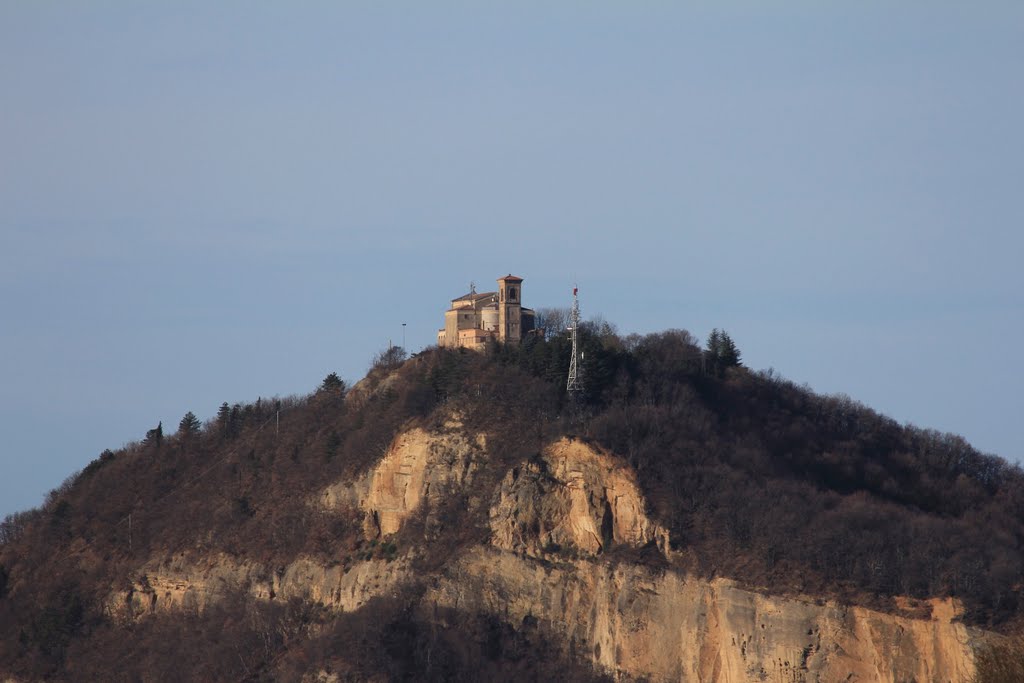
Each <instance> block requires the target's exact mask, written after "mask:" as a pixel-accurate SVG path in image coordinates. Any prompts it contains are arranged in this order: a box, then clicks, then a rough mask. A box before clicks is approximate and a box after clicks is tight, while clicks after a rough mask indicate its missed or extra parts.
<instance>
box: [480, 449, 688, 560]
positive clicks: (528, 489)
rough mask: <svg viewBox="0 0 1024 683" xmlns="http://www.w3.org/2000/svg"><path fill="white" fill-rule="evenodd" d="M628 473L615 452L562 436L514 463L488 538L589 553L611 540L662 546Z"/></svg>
mask: <svg viewBox="0 0 1024 683" xmlns="http://www.w3.org/2000/svg"><path fill="white" fill-rule="evenodd" d="M645 508H646V502H645V501H644V497H643V495H642V494H641V493H640V489H639V487H638V486H637V483H636V476H635V474H634V472H633V471H632V470H631V469H630V468H629V467H628V466H627V465H626V464H625V463H623V462H622V461H621V460H619V459H618V458H616V457H615V456H613V455H611V454H610V453H607V452H605V451H602V450H600V449H598V448H596V447H594V446H590V445H588V444H585V443H583V442H580V441H572V440H569V439H561V440H559V441H558V442H556V443H554V444H552V445H551V446H549V447H548V448H547V449H545V450H544V452H543V453H542V454H541V456H540V457H539V458H537V459H536V460H534V461H531V462H525V463H522V464H521V465H520V466H518V467H515V468H513V469H512V470H511V471H510V472H509V473H508V474H507V475H506V476H505V478H504V479H503V480H502V482H501V485H500V487H499V489H498V493H497V500H496V501H495V503H494V505H493V506H492V507H491V510H490V526H491V532H492V540H491V542H492V544H493V545H495V546H496V547H498V548H502V549H505V550H513V551H517V552H522V553H525V554H527V555H530V556H533V557H539V556H541V555H543V554H544V553H545V552H546V551H548V550H552V549H555V548H571V549H573V550H576V551H578V552H580V553H582V554H584V555H595V554H597V553H600V552H601V551H602V550H605V549H607V548H609V547H610V546H612V545H628V546H643V545H646V544H647V543H649V542H650V541H652V540H657V541H659V545H661V546H662V547H663V548H667V547H668V544H667V539H668V536H667V533H666V532H665V531H664V530H663V529H661V528H660V527H658V525H656V524H655V523H653V522H652V521H651V520H650V519H648V517H647V514H646V512H645Z"/></svg>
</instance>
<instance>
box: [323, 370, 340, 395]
mask: <svg viewBox="0 0 1024 683" xmlns="http://www.w3.org/2000/svg"><path fill="white" fill-rule="evenodd" d="M344 390H345V380H343V379H342V378H341V377H338V373H336V372H332V373H331V374H329V375H327V376H326V377H324V381H323V382H321V383H320V391H326V392H330V393H332V394H340V393H342V392H343V391H344Z"/></svg>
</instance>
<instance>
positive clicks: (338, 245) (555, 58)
mask: <svg viewBox="0 0 1024 683" xmlns="http://www.w3.org/2000/svg"><path fill="white" fill-rule="evenodd" d="M552 5H554V6H552ZM840 5H842V6H840ZM1022 65H1024V3H1021V2H1019V0H1018V1H1015V2H1005V3H1001V2H985V1H983V2H980V3H963V2H956V3H953V2H949V3H943V2H935V1H929V2H903V1H901V2H847V3H821V2H779V3H753V2H746V3H740V2H735V3H734V2H723V3H718V2H716V3H710V2H708V3H699V4H689V5H686V4H683V3H665V2H650V3H625V2H622V3H611V2H586V3H584V2H566V3H550V2H545V3H522V2H516V3H487V2H480V3H469V2H460V3H422V2H420V3H379V2H366V3H341V2H331V3H327V2H324V3H273V4H272V3H261V2H238V3H228V2H216V3H210V2H196V3H190V2H174V3H138V2H99V1H94V2H89V3H41V2H30V1H29V0H21V1H17V2H12V1H10V0H8V1H2V0H0V429H2V438H0V468H2V475H0V514H6V513H9V512H12V511H14V510H18V509H23V508H27V507H30V506H34V505H38V504H39V503H40V502H41V501H42V499H43V496H44V494H45V492H46V491H48V490H49V489H51V488H53V487H55V486H57V485H58V484H59V483H60V482H61V481H62V480H63V479H64V478H65V477H66V476H68V475H69V474H71V473H73V472H74V471H75V470H78V469H80V468H81V467H83V466H84V465H85V464H86V463H88V462H89V461H90V460H92V459H93V458H95V457H96V456H97V455H98V454H99V452H100V451H102V450H103V449H104V448H108V447H110V448H117V447H119V446H121V445H122V444H124V443H125V442H128V441H131V440H135V439H140V438H142V436H143V435H144V433H145V431H146V430H147V429H149V428H151V427H153V426H155V425H156V424H157V422H158V421H160V420H162V421H163V423H164V427H165V429H167V430H169V431H173V430H174V429H175V428H176V427H177V424H178V421H179V420H180V418H181V416H182V415H183V414H184V413H185V412H186V411H188V410H192V411H194V412H195V413H196V414H198V415H199V416H200V417H201V418H203V419H207V418H210V417H212V416H213V414H214V413H215V411H216V408H217V406H218V405H219V404H220V403H221V402H222V401H228V402H231V403H234V402H236V401H251V400H255V399H256V398H257V397H259V396H264V397H267V396H273V395H287V394H292V393H305V392H308V391H311V390H313V389H314V388H315V387H316V385H317V384H318V383H319V382H320V380H321V379H322V378H323V377H324V376H325V375H326V374H327V373H329V372H331V371H337V372H339V373H340V374H341V375H342V376H343V377H345V378H346V379H347V380H349V381H354V380H357V379H359V378H360V377H361V376H362V375H363V374H364V372H365V370H366V368H367V366H368V363H369V360H370V358H371V356H372V354H373V353H374V352H375V351H377V350H379V349H381V348H382V347H384V346H386V345H387V343H388V340H389V339H391V340H393V341H394V342H395V343H401V338H402V323H403V322H404V323H407V327H406V331H407V345H408V346H409V347H410V349H411V350H417V349H419V348H422V347H424V346H426V345H429V344H431V343H433V342H434V339H435V334H436V330H437V328H438V327H439V326H440V325H441V324H442V312H443V310H444V309H445V308H446V306H447V304H448V300H449V299H451V298H453V297H456V296H459V295H461V294H463V293H465V292H466V291H467V289H468V285H469V282H470V281H471V280H475V281H476V282H477V284H478V285H479V286H480V288H481V289H487V288H491V287H492V286H493V281H494V279H495V278H497V277H499V276H501V275H504V274H506V273H509V272H511V273H514V274H516V275H519V276H521V277H523V278H525V280H526V281H525V287H524V301H525V302H526V304H527V305H532V306H535V307H540V306H551V305H567V304H568V302H569V297H570V295H571V287H572V281H573V279H574V277H575V279H577V280H578V281H579V285H580V294H581V296H582V306H583V311H584V314H585V315H594V314H602V315H603V316H604V317H605V318H607V319H608V320H610V321H612V322H615V323H616V324H617V325H618V326H619V328H620V330H621V331H623V332H652V331H657V330H661V329H665V328H670V327H681V328H685V329H688V330H690V331H692V332H693V333H694V334H696V335H698V336H699V337H701V338H704V337H705V336H706V335H707V333H708V332H709V331H710V329H711V328H712V327H724V328H726V329H727V330H728V331H729V332H730V334H731V335H732V337H733V338H734V339H735V341H736V342H737V343H738V345H739V347H740V349H741V351H742V352H743V357H744V360H745V362H746V364H747V365H749V366H750V367H753V368H758V369H760V368H768V367H774V368H775V369H776V370H777V371H778V372H780V373H781V374H783V375H784V376H786V377H788V378H790V379H792V380H794V381H796V382H798V383H804V382H806V383H808V384H809V385H810V386H811V387H813V388H814V389H815V390H817V391H820V392H825V393H835V392H845V393H847V394H849V395H851V396H852V397H854V398H855V399H858V400H861V401H863V402H865V403H867V404H869V405H871V406H872V407H874V408H876V409H878V410H880V411H882V412H885V413H887V414H889V415H891V416H892V417H894V418H896V419H897V420H899V421H901V422H902V421H909V422H913V423H915V424H918V425H920V426H923V427H933V428H936V429H939V430H942V431H952V432H956V433H959V434H962V435H963V436H965V437H966V438H967V439H968V440H969V441H971V442H972V443H973V444H974V445H976V446H977V447H979V448H981V449H982V450H985V451H989V452H995V453H998V454H1000V455H1002V456H1004V457H1006V458H1008V459H1010V460H1014V461H1017V460H1019V459H1020V458H1021V457H1022V456H1024V432H1022V430H1021V427H1020V423H1019V419H1020V412H1021V406H1022V401H1021V399H1020V391H1021V386H1022V384H1024V360H1022V359H1021V357H1020V356H1019V354H1018V349H1019V347H1020V345H1021V339H1022V338H1024V315H1022V313H1024V276H1022V274H1021V267H1020V263H1019V262H1020V260H1021V258H1022V253H1024V234H1022V227H1024V221H1022V219H1024V205H1022V201H1024V200H1022V197H1024V132H1022V125H1024V124H1022V122H1024V86H1022V83H1024V80H1022V76H1021V68H1022Z"/></svg>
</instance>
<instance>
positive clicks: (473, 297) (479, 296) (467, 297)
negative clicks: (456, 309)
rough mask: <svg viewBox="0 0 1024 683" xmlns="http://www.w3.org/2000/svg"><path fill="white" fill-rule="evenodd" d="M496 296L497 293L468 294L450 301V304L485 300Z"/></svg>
mask: <svg viewBox="0 0 1024 683" xmlns="http://www.w3.org/2000/svg"><path fill="white" fill-rule="evenodd" d="M491 296H498V293H497V292H470V293H469V294H463V295H462V296H460V297H459V298H457V299H452V302H453V303H454V302H456V301H479V300H480V299H486V298H487V297H491Z"/></svg>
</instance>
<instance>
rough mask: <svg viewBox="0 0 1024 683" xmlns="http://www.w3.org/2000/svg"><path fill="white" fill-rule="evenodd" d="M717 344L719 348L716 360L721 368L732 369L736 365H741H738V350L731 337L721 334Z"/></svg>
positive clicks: (725, 333) (726, 333)
mask: <svg viewBox="0 0 1024 683" xmlns="http://www.w3.org/2000/svg"><path fill="white" fill-rule="evenodd" d="M719 343H720V345H721V346H720V349H719V352H718V360H719V362H720V363H721V364H722V367H726V368H733V367H736V366H737V365H742V363H740V350H739V349H738V348H736V344H735V343H733V341H732V337H730V336H729V333H728V332H725V331H723V332H722V336H721V337H720V340H719Z"/></svg>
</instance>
